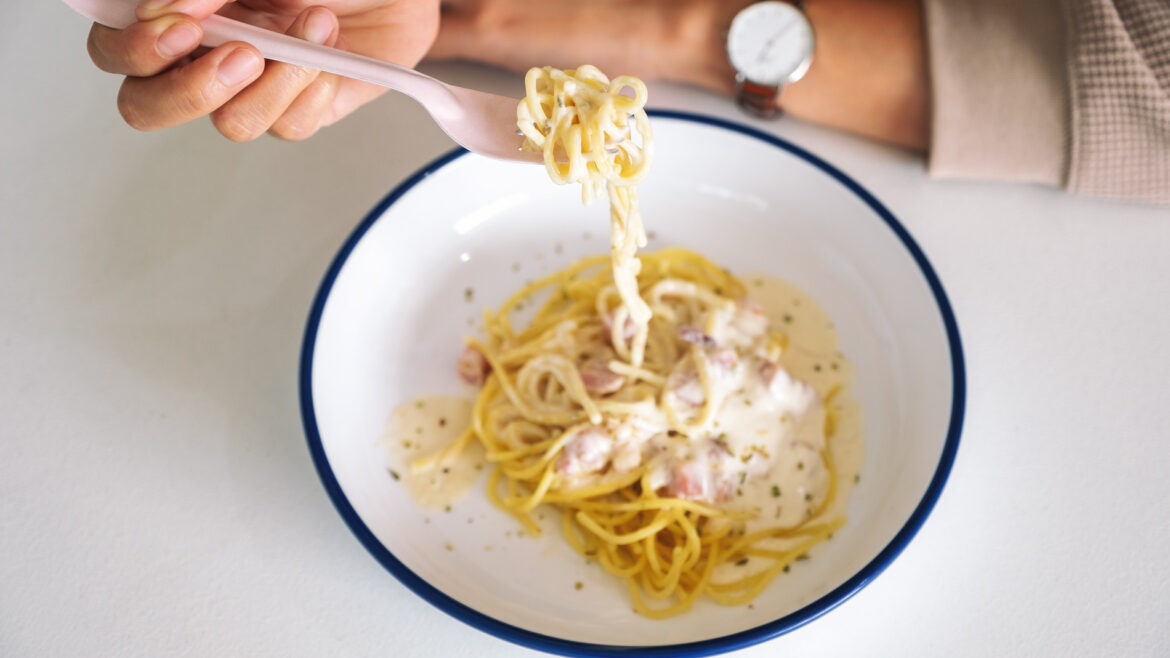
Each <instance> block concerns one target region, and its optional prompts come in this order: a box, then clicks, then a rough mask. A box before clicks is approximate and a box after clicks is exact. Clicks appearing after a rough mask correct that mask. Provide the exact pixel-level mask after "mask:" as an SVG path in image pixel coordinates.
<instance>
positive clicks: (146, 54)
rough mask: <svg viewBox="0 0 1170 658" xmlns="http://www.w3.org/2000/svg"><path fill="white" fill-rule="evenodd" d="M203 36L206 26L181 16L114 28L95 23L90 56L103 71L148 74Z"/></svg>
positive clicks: (190, 48)
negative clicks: (120, 28)
mask: <svg viewBox="0 0 1170 658" xmlns="http://www.w3.org/2000/svg"><path fill="white" fill-rule="evenodd" d="M202 38H203V28H202V27H201V26H200V25H199V23H197V22H196V21H195V20H194V19H192V18H189V17H187V16H182V15H171V16H164V17H162V18H159V19H155V20H151V21H146V22H140V23H134V24H133V25H130V26H129V27H127V28H126V29H124V30H115V29H112V28H108V27H105V26H104V25H98V24H97V23H94V26H93V29H91V30H90V32H89V42H88V44H87V47H88V49H89V56H90V58H91V59H92V60H93V63H94V64H96V65H97V67H98V68H99V69H101V70H103V71H107V72H109V73H117V74H119V75H133V76H149V75H155V74H157V73H160V72H162V71H164V70H166V69H167V67H169V66H171V65H172V64H174V63H175V62H176V61H178V60H179V59H180V58H182V57H185V56H187V55H188V54H190V53H191V52H192V51H193V50H195V48H196V47H198V46H199V41H200V40H201V39H202Z"/></svg>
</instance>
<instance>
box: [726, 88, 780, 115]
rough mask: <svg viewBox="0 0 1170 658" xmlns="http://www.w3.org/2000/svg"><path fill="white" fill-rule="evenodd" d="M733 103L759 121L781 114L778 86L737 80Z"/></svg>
mask: <svg viewBox="0 0 1170 658" xmlns="http://www.w3.org/2000/svg"><path fill="white" fill-rule="evenodd" d="M735 102H736V104H737V105H739V106H740V107H742V108H743V109H744V110H746V111H747V112H748V113H750V114H752V115H754V116H757V117H760V118H761V119H772V118H775V117H777V116H779V115H780V113H781V110H780V86H779V85H761V84H758V83H755V82H752V81H750V80H742V79H741V80H738V81H737V82H736V85H735Z"/></svg>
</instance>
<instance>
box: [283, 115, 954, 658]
mask: <svg viewBox="0 0 1170 658" xmlns="http://www.w3.org/2000/svg"><path fill="white" fill-rule="evenodd" d="M649 114H650V115H651V116H653V117H657V118H662V119H676V120H680V121H690V122H693V123H698V124H703V125H708V126H715V127H717V128H723V129H725V130H730V131H732V132H736V133H740V134H742V135H747V136H748V137H754V138H756V139H758V140H760V141H763V142H766V143H768V144H771V145H773V146H775V147H777V148H780V149H782V150H784V151H787V152H788V153H791V154H792V155H795V156H796V157H798V158H800V159H802V160H804V161H805V162H807V163H809V164H811V165H812V166H814V167H816V168H817V169H820V170H821V171H822V172H824V173H825V174H827V175H829V176H831V177H832V178H834V179H836V180H837V182H839V183H841V185H843V186H845V188H846V189H848V190H849V191H850V192H852V193H853V194H855V195H857V196H858V197H859V198H860V199H861V200H862V201H864V202H865V203H866V204H867V205H868V206H869V207H870V209H872V210H873V211H874V213H875V214H877V216H878V217H880V218H881V219H882V220H883V221H885V223H886V225H887V226H889V227H890V230H892V231H893V232H894V234H895V235H897V236H898V239H899V240H901V241H902V244H903V246H905V247H906V250H907V251H909V252H910V255H911V256H912V257H913V258H914V261H915V262H916V263H917V264H918V268H919V270H921V272H922V275H923V276H924V277H925V278H926V281H927V283H928V284H929V285H930V290H931V292H932V293H933V294H934V299H935V302H936V303H937V304H938V310H939V313H940V314H941V315H942V320H943V324H944V325H945V327H946V332H947V342H948V343H949V345H950V350H951V370H952V375H953V381H952V389H953V391H954V394H953V397H952V400H951V419H950V425H949V427H948V429H947V440H946V444H945V445H944V446H943V450H942V455H941V456H940V457H939V462H938V466H937V467H936V468H935V471H934V476H933V478H931V481H930V486H928V487H927V488H926V493H925V494H924V495H923V496H922V500H921V501H919V503H918V506H917V507H916V508H915V509H914V512H913V513H912V514H911V515H910V518H909V519H907V520H906V523H905V524H904V525H903V526H902V529H901V530H899V531H898V534H896V535H895V536H894V538H893V539H892V540H891V541H890V543H889V544H887V545H886V547H885V548H883V549H882V551H881V552H880V553H878V554H877V556H876V557H874V558H873V559H872V560H870V562H869V563H868V564H866V565H865V566H864V567H863V568H862V569H861V570H860V571H858V572H857V573H856V574H855V575H854V576H853V577H852V578H850V579H849V580H847V581H845V582H844V583H842V584H841V585H840V586H838V587H837V588H835V589H834V590H833V591H831V592H829V593H828V594H825V595H824V596H822V597H821V598H819V599H817V600H816V601H813V602H812V603H810V604H808V605H806V606H804V607H803V608H801V609H800V610H797V611H795V612H793V613H791V614H788V615H785V616H784V617H781V618H779V619H776V620H773V621H771V622H768V623H766V624H763V625H760V626H757V627H755V628H750V629H748V630H744V631H740V632H738V633H733V634H731V635H725V636H722V637H717V638H711V639H709V640H701V641H698V642H687V643H683V644H670V645H659V646H636V645H612V644H593V643H588V642H576V641H572V640H564V639H561V638H557V637H552V636H549V635H543V634H540V633H536V632H533V631H529V630H526V629H523V628H519V627H517V626H513V625H511V624H507V623H504V622H502V621H500V620H498V619H495V618H493V617H490V616H488V615H486V614H484V613H482V612H479V611H478V610H474V609H472V608H470V607H468V606H466V605H464V604H462V603H460V602H459V601H456V600H455V599H453V598H451V597H450V596H448V595H447V594H444V593H443V592H441V591H440V590H439V589H438V588H436V587H435V586H433V585H431V584H430V583H428V582H427V581H425V580H423V579H422V578H420V577H418V576H417V575H416V574H415V573H414V572H413V571H411V570H410V569H409V568H407V567H406V565H404V564H403V563H402V562H400V561H399V560H398V558H396V557H394V554H393V553H391V552H390V551H389V549H387V548H386V547H385V546H383V545H382V543H381V542H380V541H378V538H377V537H375V536H374V533H373V532H371V531H370V529H369V528H368V527H367V526H366V524H365V523H364V522H363V521H362V519H361V517H359V516H358V514H357V512H356V511H355V510H354V508H353V506H352V505H350V503H349V500H348V499H346V497H345V494H344V493H343V492H342V490H341V485H340V484H339V483H338V482H337V478H336V477H335V476H334V474H333V469H332V467H330V465H329V460H328V458H327V457H326V456H325V448H324V446H323V445H322V443H321V434H320V432H319V430H318V428H317V417H316V413H315V412H314V406H313V390H312V381H313V350H314V346H315V343H316V339H317V329H318V326H319V324H320V321H321V314H322V312H323V311H324V309H325V304H326V302H327V301H328V299H329V293H330V291H331V290H332V289H333V284H334V282H335V281H336V279H337V276H338V274H339V273H340V272H341V269H342V267H344V265H345V263H346V261H347V260H348V258H349V255H350V253H352V252H353V249H354V247H356V246H357V244H358V242H360V241H361V239H362V237H363V236H364V235H365V234H366V231H368V230H369V229H370V227H371V226H373V225H374V223H375V222H377V221H378V219H379V218H380V217H382V215H383V214H384V213H385V212H386V210H387V209H388V208H389V207H390V206H391V205H393V204H394V202H395V201H397V200H398V199H399V198H401V197H402V195H404V194H406V193H407V192H408V191H410V190H411V189H412V188H414V186H415V185H418V184H419V183H420V182H422V181H423V180H424V179H426V178H427V177H428V176H430V175H431V174H433V173H435V172H436V171H438V170H440V169H442V168H443V167H445V166H446V165H448V164H450V163H451V162H453V161H454V160H456V159H458V158H459V157H461V156H463V155H464V154H466V153H467V151H466V150H465V149H462V148H456V149H455V150H453V151H451V152H449V153H447V154H445V155H443V156H441V157H439V158H438V159H436V160H435V161H433V162H431V163H430V164H428V165H426V166H425V167H423V168H422V169H420V170H419V171H417V172H416V173H415V174H414V175H412V176H411V177H410V178H408V179H406V180H405V181H403V182H402V183H401V184H400V185H399V186H398V187H396V188H394V190H393V191H392V192H390V194H388V195H387V196H386V197H385V198H384V199H382V201H381V202H380V203H379V204H378V205H377V206H375V207H374V209H373V210H371V211H370V212H369V214H367V215H366V217H365V219H363V220H362V222H361V223H360V224H358V226H357V228H355V229H354V231H353V233H351V234H350V236H349V238H348V239H347V240H346V241H345V244H344V245H342V247H341V250H340V251H338V253H337V256H335V257H334V259H333V262H332V263H331V264H330V266H329V269H328V271H326V273H325V277H324V279H323V280H322V281H321V286H320V288H318V290H317V296H316V298H315V299H314V300H313V306H312V308H311V309H310V311H309V319H308V323H307V325H306V327H305V339H304V343H303V345H302V347H301V366H300V403H301V420H302V422H303V424H304V427H305V435H306V437H307V439H308V443H309V452H310V453H311V454H312V456H313V463H314V464H315V465H316V467H317V475H318V476H319V477H320V478H321V484H323V485H324V486H325V490H326V491H327V492H328V493H329V498H330V499H331V500H332V501H333V506H334V507H336V508H337V511H338V512H339V513H340V514H341V516H342V518H343V519H345V522H346V524H348V525H349V529H350V530H351V531H353V534H354V535H356V536H357V538H358V540H359V541H360V542H361V543H362V545H363V546H365V547H366V550H367V551H369V552H370V554H371V555H373V556H374V558H375V559H376V560H378V562H380V563H381V564H382V566H384V567H385V568H386V569H387V570H388V571H389V572H390V573H392V574H393V575H394V577H396V578H397V579H398V580H399V581H401V582H402V584H404V585H406V586H407V587H408V588H410V589H411V590H412V591H413V592H414V593H415V594H417V595H419V596H421V597H422V598H423V599H425V600H427V601H428V602H430V603H431V604H432V605H434V606H435V607H437V608H439V609H440V610H442V611H443V612H446V613H447V614H449V615H451V616H452V617H455V618H456V619H458V620H460V621H462V622H464V623H466V624H469V625H471V626H473V627H475V628H478V629H479V630H481V631H484V632H486V633H490V634H492V635H495V636H496V637H499V638H501V639H504V640H508V641H510V642H514V643H516V644H519V645H522V646H525V647H528V648H531V649H537V650H540V651H546V652H550V653H556V654H561V655H565V656H598V655H601V656H630V655H640V656H709V655H713V654H718V653H723V652H727V651H734V650H736V649H742V648H744V647H748V646H751V645H754V644H757V643H760V642H764V641H767V640H771V639H773V638H775V637H778V636H780V635H783V634H785V633H788V632H790V631H793V630H795V629H797V628H800V627H801V626H804V625H805V624H807V623H809V622H811V621H813V620H814V619H816V618H818V617H820V616H821V615H823V614H825V613H827V612H829V611H830V610H832V609H833V608H835V607H837V606H838V605H840V604H841V603H843V602H845V601H846V600H847V599H849V597H851V596H853V595H854V594H856V593H857V592H859V591H861V589H862V588H863V587H865V586H866V585H868V584H869V583H870V581H872V580H873V579H874V578H876V577H877V576H878V575H879V574H880V573H881V572H882V571H884V570H885V569H886V567H888V566H889V565H890V563H891V562H893V561H894V559H895V558H896V557H898V555H899V554H900V553H901V552H902V550H903V549H905V548H906V545H907V544H909V543H910V540H911V539H913V538H914V535H915V534H917V532H918V530H919V528H921V527H922V524H923V523H924V522H925V521H926V518H927V516H929V515H930V511H931V510H932V509H933V508H934V505H935V503H936V502H937V501H938V498H939V495H940V494H941V493H942V490H943V486H944V485H945V484H946V481H947V477H948V476H949V475H950V472H951V467H952V466H953V465H954V461H955V455H956V454H957V452H958V449H959V434H960V433H961V431H962V426H963V411H964V408H965V404H966V389H967V385H966V368H965V366H964V362H963V348H962V345H961V344H960V341H959V327H958V324H957V323H956V321H955V314H954V312H953V311H952V310H951V304H950V302H949V301H948V300H947V296H946V293H945V292H944V291H943V287H942V283H940V282H939V279H938V276H937V275H936V274H935V273H934V268H932V267H931V265H930V261H928V260H927V259H926V255H925V254H923V253H922V250H921V249H920V248H919V247H918V245H917V244H916V243H915V242H914V240H913V238H911V237H910V234H909V233H908V232H907V231H906V229H905V227H903V226H902V224H901V222H899V221H898V220H897V219H895V218H894V215H893V214H891V213H890V211H889V210H887V209H886V207H885V206H884V205H882V203H881V202H880V201H878V200H877V199H876V198H874V196H873V195H872V194H870V193H869V192H868V191H867V190H866V189H865V188H863V187H862V186H861V185H859V184H858V183H857V181H854V180H853V179H852V178H850V177H849V176H847V175H845V174H844V173H843V172H841V170H839V169H837V168H836V167H834V166H833V165H830V164H829V163H827V162H825V161H824V160H822V159H821V158H819V157H817V156H815V155H813V154H812V153H809V152H808V151H806V150H804V149H802V148H800V147H799V146H796V145H794V144H791V143H789V142H787V141H785V140H783V139H780V138H779V137H775V136H773V135H769V134H767V133H764V132H761V131H759V130H756V129H754V128H750V127H748V126H744V125H741V124H738V123H734V122H731V121H726V120H724V119H718V118H715V117H709V116H705V115H701V114H693V113H689V112H677V111H670V110H651V111H650V112H649Z"/></svg>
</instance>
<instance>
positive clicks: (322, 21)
mask: <svg viewBox="0 0 1170 658" xmlns="http://www.w3.org/2000/svg"><path fill="white" fill-rule="evenodd" d="M311 1H312V0H239V1H238V2H237V1H236V0H172V1H171V2H167V1H166V0H145V1H144V2H142V4H140V5H139V7H138V19H139V22H137V23H134V24H133V25H130V26H129V27H127V28H126V29H124V30H114V29H111V28H107V27H104V26H102V25H97V24H95V25H94V26H93V29H92V30H91V31H90V35H89V53H90V57H91V58H92V59H93V61H94V63H95V64H96V65H97V66H98V68H100V69H102V70H103V71H108V72H110V73H117V74H120V75H125V76H127V77H126V79H125V81H124V82H123V84H122V89H121V91H120V92H119V93H118V109H119V111H120V112H121V113H122V117H123V118H124V119H125V120H126V122H127V123H128V124H130V125H131V126H133V127H134V128H137V129H139V130H158V129H161V128H167V127H170V126H174V125H178V124H181V123H185V122H187V121H190V120H192V119H195V118H198V117H201V116H205V115H210V116H211V120H212V122H213V123H214V124H215V127H216V128H217V129H218V130H219V132H221V133H223V135H224V136H225V137H227V138H228V139H231V140H233V141H247V140H252V139H255V138H257V137H259V136H260V135H262V134H264V133H265V132H269V133H271V134H273V135H275V136H277V137H281V138H283V139H293V140H299V139H305V138H307V137H309V136H311V135H313V134H314V133H315V132H317V130H318V129H320V128H321V127H323V126H328V125H330V124H332V123H334V122H335V121H337V120H339V119H341V118H342V117H344V116H346V115H347V114H349V113H350V112H353V111H354V110H355V109H357V108H358V107H359V106H361V105H362V104H364V103H366V102H368V101H370V100H372V99H374V98H376V97H377V96H379V95H381V94H382V93H383V92H384V91H385V89H383V88H381V87H378V86H376V85H371V84H368V83H365V82H359V81H357V80H351V79H348V78H341V77H339V76H335V75H332V74H328V73H320V72H318V71H315V70H311V69H304V68H301V67H298V66H293V65H291V64H285V63H281V62H265V61H264V59H263V58H262V57H261V56H260V53H259V51H257V50H256V49H255V48H254V47H252V46H250V45H248V44H244V43H240V42H233V43H226V44H224V45H222V46H219V47H217V48H214V49H212V50H207V49H205V48H201V47H199V42H200V41H201V40H202V38H203V30H202V28H201V27H200V25H199V20H202V19H203V18H206V17H207V16H210V15H211V14H213V13H217V12H218V13H220V14H222V15H224V16H227V17H229V18H234V19H236V20H239V21H243V22H247V23H252V24H254V25H259V26H261V27H264V28H267V29H271V30H276V31H280V32H284V33H286V34H289V35H291V36H294V37H297V38H300V39H305V40H306V41H312V42H314V43H322V44H325V45H328V46H333V47H335V48H342V49H345V50H350V51H353V52H356V53H361V54H364V55H369V56H371V57H377V58H379V59H383V60H387V61H391V62H394V63H396V64H403V65H405V66H414V65H415V64H417V63H418V60H419V59H421V58H422V55H423V53H425V52H426V50H427V48H428V47H430V45H431V42H432V41H433V40H434V38H435V34H436V32H437V30H438V21H439V7H438V0H319V1H320V2H321V3H322V4H323V5H326V6H312V5H311Z"/></svg>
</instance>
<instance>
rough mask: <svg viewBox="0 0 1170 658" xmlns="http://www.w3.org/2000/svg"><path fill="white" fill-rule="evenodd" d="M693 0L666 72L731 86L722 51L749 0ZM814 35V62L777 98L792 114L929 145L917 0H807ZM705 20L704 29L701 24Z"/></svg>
mask: <svg viewBox="0 0 1170 658" xmlns="http://www.w3.org/2000/svg"><path fill="white" fill-rule="evenodd" d="M726 4H727V3H711V2H693V3H692V4H691V5H690V9H689V15H687V16H684V17H682V18H679V19H676V20H678V21H679V23H678V24H677V25H676V26H675V29H676V30H677V31H678V34H679V36H680V37H681V38H680V39H679V43H680V45H681V46H682V48H681V49H680V50H679V51H678V52H677V54H676V56H675V58H674V59H676V60H677V61H678V62H680V65H679V66H678V67H671V68H670V69H669V70H667V71H665V72H664V73H665V76H664V77H668V78H674V79H677V80H681V81H683V82H689V83H692V84H697V85H700V86H703V87H707V88H710V89H714V90H717V91H720V92H723V93H728V94H730V93H732V92H733V90H734V87H735V73H734V71H733V70H732V68H731V65H730V63H729V62H728V61H727V55H726V53H725V52H724V48H725V34H726V30H727V27H728V25H730V23H731V18H732V17H733V16H734V13H735V11H737V10H738V9H740V8H742V7H743V6H746V4H739V5H731V6H726V7H724V6H719V5H726ZM804 10H805V13H806V14H807V15H808V17H809V21H810V22H811V23H812V26H813V31H814V33H815V36H816V51H815V53H814V56H813V62H812V66H811V67H810V68H809V71H808V73H807V74H806V75H805V77H804V78H803V79H802V80H800V81H799V82H796V83H794V84H791V85H788V86H786V87H785V88H784V91H783V93H782V94H781V97H780V105H781V107H782V108H783V109H784V111H785V112H786V113H787V114H789V115H791V116H795V117H800V118H802V119H807V120H809V121H813V122H816V123H821V124H825V125H828V126H832V127H834V128H841V129H844V130H848V131H851V132H855V133H858V134H861V135H866V136H869V137H874V138H877V139H881V140H884V141H888V142H892V143H895V144H900V145H903V146H908V147H911V148H917V149H925V148H926V147H927V146H928V145H929V134H930V130H929V128H930V100H929V88H928V78H927V68H926V46H925V35H924V32H923V22H922V7H921V4H920V2H919V0H805V2H804ZM699 25H706V26H707V29H706V30H702V29H698V28H697V27H696V26H699Z"/></svg>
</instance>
